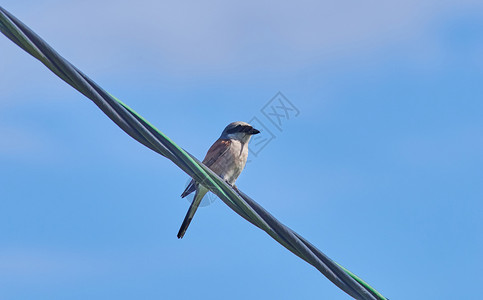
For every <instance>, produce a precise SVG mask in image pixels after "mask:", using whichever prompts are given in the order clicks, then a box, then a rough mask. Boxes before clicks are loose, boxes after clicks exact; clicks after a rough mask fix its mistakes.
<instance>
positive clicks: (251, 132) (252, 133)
mask: <svg viewBox="0 0 483 300" xmlns="http://www.w3.org/2000/svg"><path fill="white" fill-rule="evenodd" d="M259 133H260V130H257V129H255V128H252V129H250V131H248V134H251V135H254V134H259Z"/></svg>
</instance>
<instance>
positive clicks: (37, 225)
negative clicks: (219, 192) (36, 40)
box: [0, 0, 483, 299]
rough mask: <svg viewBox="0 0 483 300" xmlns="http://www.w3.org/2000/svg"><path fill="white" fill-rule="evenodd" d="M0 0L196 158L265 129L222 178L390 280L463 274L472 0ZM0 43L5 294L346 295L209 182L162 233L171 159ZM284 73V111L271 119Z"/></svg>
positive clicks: (474, 135) (472, 242)
mask: <svg viewBox="0 0 483 300" xmlns="http://www.w3.org/2000/svg"><path fill="white" fill-rule="evenodd" d="M334 2H335V1H334ZM2 6H3V7H4V8H5V9H7V10H9V11H10V12H11V13H13V14H14V15H16V16H17V17H18V18H20V19H21V20H22V21H23V22H24V23H26V24H27V25H28V26H30V27H31V28H32V29H34V31H36V32H37V33H38V34H39V35H40V36H42V37H43V38H44V39H45V40H46V41H47V42H49V43H50V44H51V45H52V46H53V47H54V48H55V49H56V50H57V51H59V52H60V53H61V54H62V55H64V57H65V58H67V59H68V60H69V61H70V62H72V63H73V64H74V65H76V66H77V67H78V68H80V69H81V70H82V71H84V72H85V73H86V74H88V75H89V76H90V77H91V78H92V79H94V80H95V81H96V82H97V83H99V84H100V85H101V86H103V87H104V88H105V89H106V90H108V91H109V92H110V93H112V94H114V95H116V96H117V97H119V98H120V99H122V100H123V101H124V102H126V103H127V104H129V105H130V106H131V107H133V108H134V109H135V110H137V111H138V112H139V113H140V114H142V115H143V116H144V117H146V118H147V119H148V120H150V121H151V122H152V123H153V124H154V125H155V126H157V127H158V128H159V129H160V130H162V131H163V132H164V133H166V134H167V135H168V136H169V137H170V138H172V139H173V140H174V141H175V142H177V143H178V144H179V145H182V146H183V147H184V148H185V149H187V150H188V151H190V152H191V153H192V154H194V155H196V156H197V157H198V158H203V156H204V154H205V152H206V150H207V149H208V147H209V146H210V145H211V143H212V142H213V141H214V140H215V139H216V138H217V137H218V136H219V134H220V132H221V130H222V129H223V128H224V126H226V124H228V123H229V122H231V121H235V120H245V121H248V120H250V119H252V118H253V117H258V118H260V120H261V121H262V122H264V124H266V126H267V129H268V130H269V131H270V132H272V133H273V134H274V135H275V139H274V140H272V141H271V142H270V143H269V144H268V145H267V146H266V147H265V148H263V150H262V151H261V152H260V153H259V154H258V155H257V156H256V157H254V156H253V155H252V157H251V159H252V161H251V162H250V163H249V164H248V166H247V168H246V170H245V171H244V172H243V174H242V175H241V176H240V178H239V180H238V182H237V184H238V186H239V187H240V188H241V189H242V190H244V191H245V192H246V193H247V194H249V195H250V196H252V197H253V198H254V199H255V200H257V201H258V202H259V203H260V204H261V205H262V206H264V207H265V208H266V209H267V210H269V211H270V212H272V213H273V214H274V215H275V216H276V217H277V218H278V219H279V220H281V221H282V222H284V223H285V224H286V225H288V226H289V227H291V228H292V229H294V230H295V231H297V232H298V233H300V234H301V235H303V236H304V237H306V238H307V239H308V240H309V241H311V242H312V243H313V244H315V245H316V246H317V247H318V248H319V249H321V250H322V251H323V252H324V253H326V254H327V255H328V256H329V257H331V258H333V259H334V260H336V261H337V262H339V263H340V264H342V265H344V266H345V267H347V268H348V269H350V270H351V271H353V272H354V273H356V274H358V275H360V276H361V277H362V278H363V279H365V280H366V281H368V282H369V283H370V284H371V285H373V286H374V287H375V288H377V289H378V290H379V291H380V292H381V293H382V294H384V295H385V296H387V297H389V298H390V299H466V298H474V297H475V295H478V294H479V291H477V290H475V287H477V286H478V285H479V284H481V282H482V280H483V278H482V275H481V270H482V268H483V256H482V254H481V253H483V224H482V223H483V222H482V219H483V203H482V202H483V201H482V200H483V155H482V153H483V135H482V132H483V118H482V116H483V101H482V99H483V85H482V83H481V82H482V81H483V21H482V20H483V4H482V3H481V1H465V0H462V1H413V0H408V1H399V2H398V3H388V2H387V1H371V2H364V3H362V2H361V3H359V2H355V1H342V2H340V1H339V2H337V3H336V4H334V3H331V2H329V1H298V2H284V3H283V4H281V3H277V2H276V1H256V2H255V1H244V2H243V3H239V4H235V3H227V2H226V1H208V2H202V3H201V2H195V1H184V2H182V3H181V2H173V3H171V2H162V3H160V2H159V1H147V0H140V1H138V2H136V3H135V4H133V3H132V2H126V1H102V2H98V1H82V2H81V1H77V2H74V1H54V0H52V1H18V0H15V1H13V0H6V1H3V3H2ZM0 54H1V55H0V70H1V72H0V94H1V95H2V96H1V97H0V137H1V139H0V164H1V166H2V167H1V169H0V195H1V199H2V201H1V206H2V207H1V209H0V282H2V284H1V285H0V298H2V299H193V298H194V297H196V298H198V299H226V298H231V299H246V298H248V297H250V298H255V299H267V298H268V299H295V298H296V299H349V297H348V296H347V295H346V294H344V293H343V292H342V291H340V290H339V289H338V288H337V287H335V286H334V285H333V284H331V283H330V282H329V281H328V280H327V279H326V278H325V277H323V276H322V275H321V274H320V273H318V271H317V270H315V269H314V268H313V267H311V266H310V265H308V264H306V263H305V262H303V261H302V260H300V259H299V258H297V257H296V256H294V255H293V254H291V253H290V252H289V251H287V250H286V249H284V248H283V247H282V246H280V245H279V244H278V243H276V242H275V241H273V240H272V239H271V238H270V237H269V236H268V235H266V234H265V233H264V232H262V231H260V230H258V229H256V228H254V227H253V226H251V225H250V224H248V223H247V222H246V221H244V220H243V219H241V218H240V217H238V216H237V215H236V214H235V213H234V212H232V211H231V210H230V209H229V208H227V207H226V206H225V205H224V204H223V203H222V202H221V201H220V200H218V199H217V200H216V201H215V202H214V203H212V204H211V205H209V206H207V207H203V208H202V209H200V211H199V212H198V213H197V215H196V217H195V218H194V220H193V223H192V224H191V226H190V228H189V230H188V232H187V234H186V236H185V238H184V239H182V240H178V239H177V238H176V233H177V231H178V229H179V226H180V224H181V222H182V220H183V217H184V215H185V213H186V210H187V209H188V205H189V203H188V202H187V201H185V200H183V199H180V198H179V195H180V193H181V192H182V191H183V189H184V186H185V184H186V182H187V181H188V178H187V176H186V175H185V174H184V173H183V172H182V171H180V170H179V169H178V168H177V167H176V166H175V165H174V164H172V163H171V162H170V161H168V160H167V159H165V158H163V157H161V156H159V155H156V154H155V153H154V152H152V151H150V150H148V149H147V148H145V147H143V146H142V145H140V144H138V143H137V142H135V141H133V140H132V139H130V138H129V137H128V136H127V135H126V134H125V133H123V132H122V131H121V130H120V129H119V128H117V127H116V126H115V125H114V124H113V123H112V122H111V121H110V120H109V119H108V118H107V117H105V116H104V115H103V114H102V112H101V111H100V110H98V108H97V107H96V106H95V105H93V104H92V103H91V102H90V101H89V100H87V99H86V98H84V97H83V96H82V95H80V94H79V93H78V92H76V91H75V90H73V89H72V88H71V87H69V86H68V85H67V84H65V83H64V82H62V81H61V80H60V79H58V78H57V77H56V76H55V75H53V74H52V73H51V72H50V71H49V70H47V69H46V68H45V67H44V66H42V65H41V64H40V63H39V62H38V61H36V60H35V59H33V58H32V57H30V56H29V55H27V54H26V53H24V52H22V51H21V49H20V48H18V47H17V46H15V45H14V44H12V43H11V42H10V41H9V40H7V39H6V38H5V37H3V36H1V37H0ZM278 91H281V92H282V93H283V94H284V95H285V96H286V97H287V98H288V99H289V100H290V101H291V102H292V103H293V104H294V105H295V106H296V107H297V108H298V109H299V111H300V114H299V115H298V116H297V117H292V118H290V120H286V121H285V122H284V123H283V128H282V130H281V131H280V130H278V129H276V128H275V127H273V125H271V123H270V122H269V121H268V120H267V119H266V118H265V117H264V115H263V113H262V112H261V109H262V108H263V107H264V105H265V104H266V103H267V102H268V101H269V100H270V99H272V97H273V96H274V95H275V94H276V93H277V92H278ZM263 134H265V135H266V136H267V135H268V132H267V131H266V130H265V131H264V132H263Z"/></svg>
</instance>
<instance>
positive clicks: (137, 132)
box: [0, 7, 386, 300]
mask: <svg viewBox="0 0 483 300" xmlns="http://www.w3.org/2000/svg"><path fill="white" fill-rule="evenodd" d="M0 31H2V33H3V34H4V35H5V36H7V37H8V38H9V39H10V40H12V41H13V42H14V43H15V44H17V45H18V46H19V47H21V48H22V49H24V50H25V51H26V52H28V53H29V54H31V55H32V56H34V57H35V58H37V59H38V60H40V61H41V62H42V63H43V64H44V65H46V66H47V67H48V68H49V69H50V70H51V71H52V72H54V73H55V74H56V75H57V76H59V77H60V78H61V79H63V80H64V81H65V82H67V83H68V84H69V85H71V86H72V87H74V88H75V89H77V90H78V91H79V92H81V93H82V94H83V95H85V96H86V97H87V98H89V99H91V100H92V101H93V102H94V103H95V104H96V105H97V106H98V107H99V108H100V109H101V110H102V111H103V112H104V114H106V115H107V116H108V117H109V118H110V119H111V120H112V121H113V122H114V123H116V124H117V125H118V126H119V127H120V128H121V129H122V130H124V131H125V132H126V133H127V134H129V135H130V136H131V137H132V138H134V139H135V140H137V141H139V142H140V143H141V144H143V145H145V146H146V147H148V148H149V149H151V150H153V151H155V152H157V153H159V154H161V155H163V156H165V157H166V158H168V159H169V160H171V161H172V162H174V163H175V164H176V165H177V166H178V167H180V168H181V169H182V170H183V171H184V172H186V173H187V174H188V175H189V176H191V177H192V178H194V179H195V180H196V181H198V182H201V183H203V185H205V186H206V187H207V188H209V189H210V190H211V191H212V192H213V193H215V194H216V195H217V196H218V197H220V199H221V200H222V201H223V202H224V203H225V204H227V205H228V206H229V207H230V208H231V209H233V210H234V211H235V212H236V213H238V214H239V215H240V216H241V217H243V218H244V219H246V220H247V221H249V222H250V223H252V224H253V225H255V226H257V227H259V228H260V229H262V230H264V231H266V232H267V233H268V234H269V235H270V236H271V237H272V238H274V239H275V240H276V241H278V242H279V243H280V244H281V245H283V246H284V247H285V248H287V249H288V250H290V251H291V252H292V253H294V254H295V255H297V256H298V257H300V258H302V259H303V260H305V261H306V262H308V263H309V264H311V265H313V266H314V267H315V268H317V269H318V270H319V271H320V272H321V273H322V274H324V275H325V276H326V277H327V278H328V279H329V280H330V281H332V282H333V283H334V284H335V285H337V286H338V287H339V288H340V289H342V290H343V291H345V292H346V293H347V294H349V295H350V296H352V297H353V298H355V299H361V300H375V299H379V300H383V299H386V298H385V297H384V296H382V295H381V294H380V293H379V292H377V291H376V290H375V289H374V288H372V287H371V286H369V285H368V284H367V283H365V282H364V281H363V280H362V279H360V278H359V277H357V276H356V275H354V274H353V273H351V272H350V271H348V270H347V269H345V268H343V267H341V266H340V265H338V264H337V263H335V262H334V261H332V260H331V259H330V258H328V257H327V256H326V255H325V254H324V253H322V252H321V251H320V250H318V249H317V248H316V247H315V246H313V245H312V244H310V243H309V242H308V241H307V240H305V239H304V238H303V237H301V236H300V235H299V234H297V233H296V232H294V231H293V230H291V229H290V228H288V227H287V226H285V225H283V224H282V223H280V222H279V221H278V220H277V219H276V218H275V217H273V216H272V215H271V214H270V213H268V212H267V211H266V210H265V209H264V208H263V207H261V206H260V205H259V204H258V203H256V202H255V201H254V200H253V199H251V198H250V197H248V196H247V195H246V194H244V193H243V192H241V191H240V190H238V189H237V188H235V189H233V188H232V187H230V186H229V185H227V184H226V183H225V182H224V181H223V180H222V179H221V178H220V177H218V176H217V175H216V174H214V173H213V172H212V171H211V170H210V169H209V168H207V167H206V166H205V165H203V164H202V163H201V162H199V161H198V160H197V159H196V158H195V157H193V156H192V155H191V154H189V153H188V152H186V151H184V150H183V149H182V148H180V147H179V146H177V145H176V144H175V143H174V142H173V141H171V140H170V139H169V138H168V137H167V136H165V135H164V134H163V133H162V132H160V131H159V130H157V129H156V128H155V127H154V126H153V125H151V124H150V123H149V122H148V121H146V120H145V119H144V118H142V117H141V116H140V115H138V114H137V113H136V112H135V111H133V110H132V109H131V108H129V107H128V106H127V105H125V104H124V103H122V102H121V101H119V100H117V99H116V98H114V97H113V96H111V95H110V94H109V93H107V92H106V91H104V90H103V89H102V88H101V87H100V86H98V85H97V84H96V83H95V82H94V81H92V80H91V79H90V78H89V77H87V76H86V75H85V74H83V73H82V72H81V71H79V70H78V69H77V68H76V67H75V66H73V65H72V64H70V63H69V62H68V61H67V60H65V59H64V58H63V57H62V56H60V55H59V54H58V53H57V52H56V51H55V50H54V49H52V48H51V47H50V46H49V45H48V44H47V43H46V42H45V41H44V40H42V39H41V38H40V37H39V36H38V35H37V34H35V33H34V32H33V31H32V30H31V29H29V28H28V27H27V26H26V25H25V24H23V23H22V22H21V21H19V20H18V19H17V18H15V17H14V16H13V15H11V14H10V13H9V12H7V11H6V10H5V9H3V8H2V7H0Z"/></svg>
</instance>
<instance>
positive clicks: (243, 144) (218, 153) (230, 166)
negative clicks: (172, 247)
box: [178, 122, 260, 239]
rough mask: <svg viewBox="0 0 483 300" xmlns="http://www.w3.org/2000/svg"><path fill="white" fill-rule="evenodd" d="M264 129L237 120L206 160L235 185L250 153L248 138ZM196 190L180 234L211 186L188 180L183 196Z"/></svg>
mask: <svg viewBox="0 0 483 300" xmlns="http://www.w3.org/2000/svg"><path fill="white" fill-rule="evenodd" d="M258 133H260V131H259V130H257V129H255V128H253V127H252V126H251V125H250V124H248V123H245V122H233V123H230V124H228V126H226V127H225V129H224V130H223V132H222V133H221V136H220V137H219V138H218V140H216V142H215V143H214V144H213V145H212V146H211V147H210V149H209V150H208V153H206V156H205V159H203V164H205V166H207V167H208V168H210V169H211V170H212V171H213V172H215V173H216V174H217V175H218V176H220V177H221V178H222V179H223V180H225V181H226V182H227V183H228V184H229V185H231V186H233V185H234V184H235V181H236V179H237V178H238V176H239V175H240V173H241V171H242V170H243V168H245V164H246V162H247V157H248V142H249V141H250V138H251V136H252V135H255V134H258ZM194 191H196V193H195V197H194V199H193V202H191V205H190V208H189V209H188V212H187V213H186V216H185V217H184V220H183V224H181V228H180V229H179V232H178V238H179V239H180V238H182V237H183V236H184V234H185V233H186V230H187V229H188V226H189V225H190V223H191V220H192V219H193V216H194V215H195V212H196V210H197V209H198V206H199V205H200V203H201V200H202V199H203V197H204V196H205V195H206V193H207V192H209V190H208V189H207V188H206V187H204V186H203V185H201V184H199V183H197V182H196V181H194V180H191V182H190V183H189V184H188V186H187V187H186V189H185V190H184V192H183V193H182V194H181V198H184V197H186V196H188V195H189V194H191V193H192V192H194Z"/></svg>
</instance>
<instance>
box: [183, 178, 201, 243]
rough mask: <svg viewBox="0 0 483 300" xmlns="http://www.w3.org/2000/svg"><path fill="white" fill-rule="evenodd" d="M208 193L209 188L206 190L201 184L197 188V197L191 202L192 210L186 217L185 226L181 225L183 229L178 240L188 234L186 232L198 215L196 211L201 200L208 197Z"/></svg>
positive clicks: (189, 210) (190, 209)
mask: <svg viewBox="0 0 483 300" xmlns="http://www.w3.org/2000/svg"><path fill="white" fill-rule="evenodd" d="M207 192H208V189H207V188H205V187H204V186H202V185H201V184H198V186H197V188H196V193H195V197H194V198H193V202H191V205H190V208H189V209H188V212H187V213H186V216H185V217H184V220H183V224H181V228H180V229H179V232H178V239H181V238H183V236H184V234H185V233H186V230H187V229H188V226H189V225H190V223H191V220H192V219H193V216H194V215H195V213H196V210H197V209H198V206H199V205H200V203H201V200H202V199H203V197H204V196H205V195H206V193H207Z"/></svg>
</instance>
